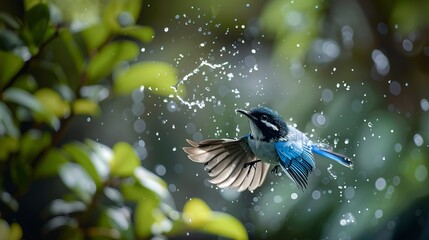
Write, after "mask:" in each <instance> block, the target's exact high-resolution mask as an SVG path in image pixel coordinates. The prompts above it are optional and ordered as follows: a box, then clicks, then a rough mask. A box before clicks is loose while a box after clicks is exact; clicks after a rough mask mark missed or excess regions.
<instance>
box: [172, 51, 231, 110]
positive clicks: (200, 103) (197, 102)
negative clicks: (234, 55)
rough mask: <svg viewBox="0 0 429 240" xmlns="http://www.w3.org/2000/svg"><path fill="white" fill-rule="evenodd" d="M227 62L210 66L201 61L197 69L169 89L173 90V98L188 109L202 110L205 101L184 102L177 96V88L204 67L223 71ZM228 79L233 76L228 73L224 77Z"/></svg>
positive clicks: (210, 64)
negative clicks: (196, 108)
mask: <svg viewBox="0 0 429 240" xmlns="http://www.w3.org/2000/svg"><path fill="white" fill-rule="evenodd" d="M227 64H228V62H224V63H220V64H212V63H209V62H207V61H205V60H204V61H202V62H201V63H200V65H198V67H196V68H195V69H194V70H192V71H191V72H190V73H188V74H186V75H185V76H184V77H183V78H182V79H181V80H180V81H178V82H177V83H176V84H175V85H174V86H171V88H172V89H173V90H174V95H175V97H176V98H177V99H178V100H179V101H180V102H181V103H182V104H183V105H186V106H188V108H189V109H191V108H192V107H194V106H196V107H198V108H200V109H201V108H204V107H205V106H206V104H205V101H204V100H195V101H189V100H185V99H184V98H182V97H181V96H180V95H179V91H178V88H179V86H180V85H181V84H185V82H187V81H189V80H190V77H192V76H194V75H195V74H197V73H199V72H200V69H201V68H202V67H204V66H207V67H209V68H211V69H218V68H221V69H223V66H225V65H227ZM226 76H227V77H228V81H230V80H231V79H232V78H233V77H234V75H233V74H232V73H228V74H227V75H226Z"/></svg>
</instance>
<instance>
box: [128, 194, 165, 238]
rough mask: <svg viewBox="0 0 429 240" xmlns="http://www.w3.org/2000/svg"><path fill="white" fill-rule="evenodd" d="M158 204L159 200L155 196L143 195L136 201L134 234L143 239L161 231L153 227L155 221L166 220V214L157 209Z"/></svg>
mask: <svg viewBox="0 0 429 240" xmlns="http://www.w3.org/2000/svg"><path fill="white" fill-rule="evenodd" d="M158 206H159V200H158V199H156V198H149V197H145V198H142V199H141V200H140V201H139V202H138V204H137V207H136V210H135V216H134V221H135V231H136V235H137V236H139V237H140V238H142V239H145V238H149V237H150V236H152V235H155V234H160V233H162V231H157V229H156V228H154V227H153V225H155V224H156V223H157V222H162V221H163V220H166V221H168V219H167V218H166V216H165V215H164V214H163V213H162V212H161V211H160V210H159V209H158ZM167 230H170V229H167ZM153 231H155V232H153Z"/></svg>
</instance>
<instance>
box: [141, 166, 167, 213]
mask: <svg viewBox="0 0 429 240" xmlns="http://www.w3.org/2000/svg"><path fill="white" fill-rule="evenodd" d="M134 177H135V180H136V181H137V183H138V184H139V185H140V186H142V187H144V188H146V189H149V190H150V191H151V192H153V193H155V194H156V195H157V198H160V199H161V200H162V201H164V202H165V203H167V204H169V205H170V206H174V201H173V198H172V196H171V194H170V192H169V191H168V189H167V183H166V182H164V180H162V179H161V178H160V177H158V176H157V175H155V174H154V173H152V172H150V171H148V170H147V169H145V168H143V167H141V166H138V167H137V168H136V169H135V170H134Z"/></svg>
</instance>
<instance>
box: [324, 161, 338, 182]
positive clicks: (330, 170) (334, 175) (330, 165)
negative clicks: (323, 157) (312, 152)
mask: <svg viewBox="0 0 429 240" xmlns="http://www.w3.org/2000/svg"><path fill="white" fill-rule="evenodd" d="M332 168H333V166H332V164H329V167H328V168H326V170H328V172H329V174H331V176H332V177H333V178H334V179H337V175H336V174H335V173H333V172H332Z"/></svg>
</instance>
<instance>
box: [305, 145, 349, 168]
mask: <svg viewBox="0 0 429 240" xmlns="http://www.w3.org/2000/svg"><path fill="white" fill-rule="evenodd" d="M311 151H312V152H313V153H316V154H318V155H320V156H323V157H326V158H329V159H331V160H334V161H337V162H338V163H340V164H341V165H344V166H346V167H348V168H352V167H353V162H352V160H351V158H349V157H347V156H344V155H341V154H339V153H336V152H333V151H332V149H330V148H329V149H328V148H325V147H322V146H317V145H313V146H312V148H311Z"/></svg>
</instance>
